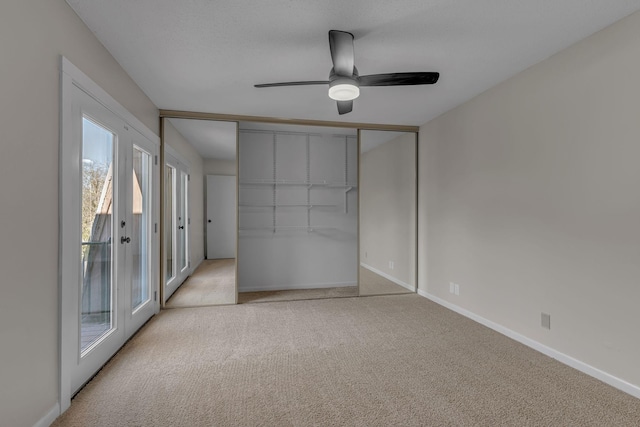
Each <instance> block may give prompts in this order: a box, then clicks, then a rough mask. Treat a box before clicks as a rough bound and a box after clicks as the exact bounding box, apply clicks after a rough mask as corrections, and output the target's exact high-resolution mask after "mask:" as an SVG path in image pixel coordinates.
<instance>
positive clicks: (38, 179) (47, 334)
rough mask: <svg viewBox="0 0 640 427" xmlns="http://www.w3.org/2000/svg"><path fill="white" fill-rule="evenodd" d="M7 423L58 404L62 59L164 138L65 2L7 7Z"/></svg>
mask: <svg viewBox="0 0 640 427" xmlns="http://www.w3.org/2000/svg"><path fill="white" fill-rule="evenodd" d="M0 52H2V65H1V66H0V70H1V71H0V76H1V77H2V78H1V79H0V129H2V141H1V143H0V150H1V155H0V194H2V198H3V202H2V203H1V204H0V218H1V219H2V223H3V224H4V226H3V228H2V230H3V231H2V233H3V234H2V239H1V240H0V242H1V243H0V271H1V272H2V280H1V282H0V283H1V284H0V288H1V292H2V297H1V298H0V360H1V361H2V363H1V364H0V414H1V415H0V419H1V421H0V424H2V425H10V426H18V427H19V426H32V425H33V424H34V423H36V422H37V421H38V420H40V419H41V418H42V417H43V416H45V415H46V414H47V413H48V412H49V411H50V410H51V409H52V408H53V407H54V405H56V404H57V401H58V391H59V390H58V369H59V361H58V352H59V349H58V318H59V313H58V280H57V277H58V146H59V145H58V135H59V129H58V120H59V103H60V97H59V91H60V83H59V79H60V77H59V75H60V73H59V64H60V55H64V56H66V57H67V58H68V59H69V60H70V61H71V62H72V63H73V64H74V65H76V66H77V67H78V68H80V70H82V71H83V72H84V73H86V74H87V75H88V76H89V77H91V78H92V79H93V80H94V81H95V82H96V83H98V85H100V86H101V87H102V88H103V89H104V90H105V91H107V92H108V93H109V94H110V95H111V96H113V97H114V98H115V99H116V100H117V101H118V102H120V103H121V104H122V105H124V106H125V107H126V108H127V109H129V111H131V112H132V113H133V114H134V115H136V116H137V117H138V118H139V119H140V120H141V121H142V122H143V123H144V124H145V125H147V126H148V127H149V128H150V129H151V130H152V131H154V132H156V133H157V131H158V111H157V109H156V108H155V106H154V105H153V104H152V103H151V101H150V100H149V99H148V98H147V97H146V96H145V95H144V93H142V91H141V90H140V89H139V88H138V87H137V86H136V85H135V83H134V82H133V81H132V80H131V79H130V78H129V77H128V76H127V74H126V73H125V72H124V71H123V70H122V68H120V66H119V65H118V64H117V63H116V61H115V60H114V59H113V58H112V57H111V55H110V54H109V53H108V52H107V50H106V49H105V48H104V47H103V46H102V45H101V44H100V43H99V42H98V41H97V40H96V38H95V37H94V36H93V34H92V33H91V32H90V31H89V30H88V29H87V28H86V27H85V25H84V24H83V23H82V21H80V19H79V18H78V17H77V16H76V14H75V13H74V12H73V11H72V10H71V8H70V7H69V6H68V5H67V4H66V3H65V2H64V0H47V1H44V0H39V1H38V0H4V1H3V2H2V6H0Z"/></svg>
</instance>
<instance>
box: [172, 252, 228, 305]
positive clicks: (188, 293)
mask: <svg viewBox="0 0 640 427" xmlns="http://www.w3.org/2000/svg"><path fill="white" fill-rule="evenodd" d="M235 302H236V260H235V259H206V260H204V261H202V263H201V264H200V265H199V266H198V268H197V269H196V270H195V271H194V272H193V274H192V275H191V276H189V278H187V280H185V282H184V283H183V284H182V285H180V287H179V288H178V289H177V290H176V291H175V293H174V294H173V295H171V298H169V300H168V301H167V304H166V307H167V308H177V307H197V306H206V305H219V304H235Z"/></svg>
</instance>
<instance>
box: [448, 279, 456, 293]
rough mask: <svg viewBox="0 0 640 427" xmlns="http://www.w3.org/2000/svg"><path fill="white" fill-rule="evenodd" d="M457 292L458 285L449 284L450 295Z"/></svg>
mask: <svg viewBox="0 0 640 427" xmlns="http://www.w3.org/2000/svg"><path fill="white" fill-rule="evenodd" d="M455 291H456V284H455V283H453V282H449V293H450V294H452V293H454V292H455Z"/></svg>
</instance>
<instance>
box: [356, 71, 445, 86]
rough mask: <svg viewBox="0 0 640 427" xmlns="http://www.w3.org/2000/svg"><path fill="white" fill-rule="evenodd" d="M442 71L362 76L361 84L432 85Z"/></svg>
mask: <svg viewBox="0 0 640 427" xmlns="http://www.w3.org/2000/svg"><path fill="white" fill-rule="evenodd" d="M439 77H440V73H435V72H422V73H388V74H370V75H368V76H360V78H359V80H360V86H403V85H431V84H434V83H435V82H437V81H438V78H439Z"/></svg>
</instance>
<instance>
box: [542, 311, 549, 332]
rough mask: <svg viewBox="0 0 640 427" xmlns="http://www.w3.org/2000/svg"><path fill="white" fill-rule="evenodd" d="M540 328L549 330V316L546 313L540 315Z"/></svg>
mask: <svg viewBox="0 0 640 427" xmlns="http://www.w3.org/2000/svg"><path fill="white" fill-rule="evenodd" d="M540 326H542V327H543V328H545V329H551V315H550V314H548V313H540Z"/></svg>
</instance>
